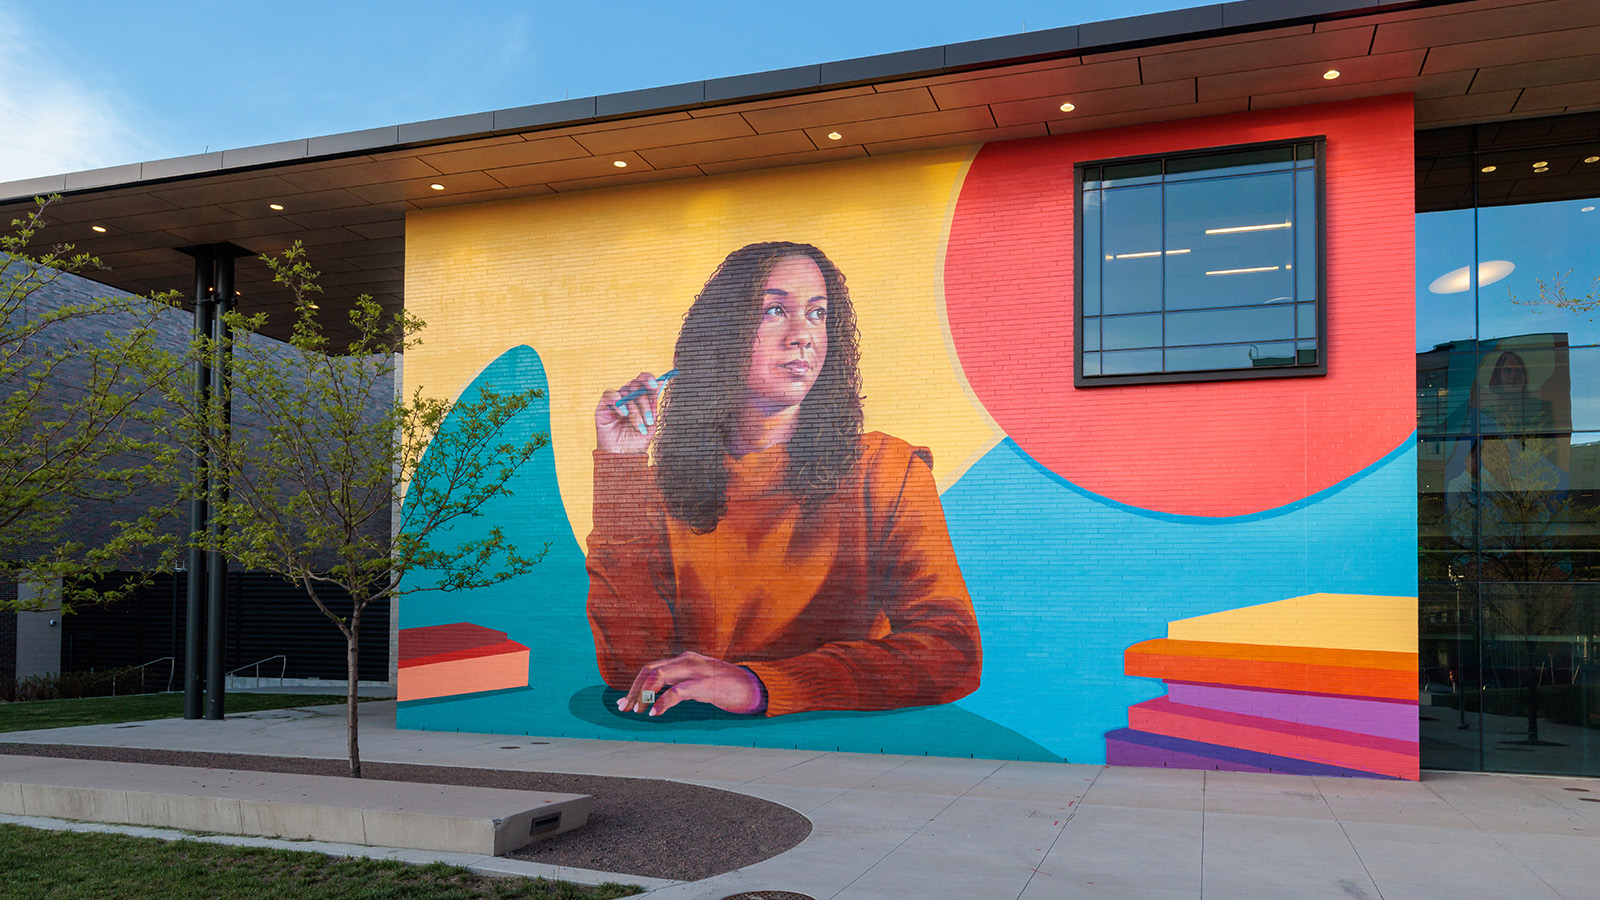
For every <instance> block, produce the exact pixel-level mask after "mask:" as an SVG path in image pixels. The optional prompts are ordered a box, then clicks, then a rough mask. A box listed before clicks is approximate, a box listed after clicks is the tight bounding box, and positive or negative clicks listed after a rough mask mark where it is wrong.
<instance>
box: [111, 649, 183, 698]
mask: <svg viewBox="0 0 1600 900" xmlns="http://www.w3.org/2000/svg"><path fill="white" fill-rule="evenodd" d="M159 662H164V663H169V665H168V666H167V693H169V694H170V693H172V682H173V681H175V680H176V679H177V677H178V660H177V657H173V656H162V657H159V658H157V659H152V660H150V661H149V662H147V663H140V664H139V665H137V666H129V667H128V668H130V669H134V670H142V669H147V668H149V667H151V666H153V665H155V664H156V663H159ZM139 687H140V688H143V687H144V675H143V674H140V676H139ZM140 693H144V691H143V690H141V691H140ZM111 696H113V697H115V696H117V676H116V675H112V676H111Z"/></svg>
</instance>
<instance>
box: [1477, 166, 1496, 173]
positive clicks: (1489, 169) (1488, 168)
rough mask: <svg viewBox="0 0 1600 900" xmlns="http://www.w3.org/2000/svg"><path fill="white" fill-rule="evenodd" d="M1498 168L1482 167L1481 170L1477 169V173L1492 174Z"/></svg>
mask: <svg viewBox="0 0 1600 900" xmlns="http://www.w3.org/2000/svg"><path fill="white" fill-rule="evenodd" d="M1498 168H1500V167H1499V166H1484V167H1483V168H1481V169H1479V170H1478V171H1480V172H1493V171H1494V170H1495V169H1498Z"/></svg>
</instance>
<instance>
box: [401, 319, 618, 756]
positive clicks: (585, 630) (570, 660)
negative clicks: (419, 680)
mask: <svg viewBox="0 0 1600 900" xmlns="http://www.w3.org/2000/svg"><path fill="white" fill-rule="evenodd" d="M483 388H487V389H489V390H493V391H500V392H512V391H521V390H526V389H528V388H538V389H540V390H544V391H546V392H548V390H549V384H548V381H547V380H546V377H545V371H544V365H543V363H542V362H541V361H540V359H539V354H537V353H535V352H534V350H533V348H531V347H525V346H524V347H514V348H512V349H510V350H507V351H506V352H505V353H504V354H502V355H501V356H500V357H499V358H498V359H496V360H495V361H494V362H492V363H490V364H489V365H488V366H487V367H485V368H484V370H483V371H482V372H480V373H479V374H478V376H477V378H475V379H473V381H472V383H471V384H470V385H468V386H467V388H466V390H464V391H463V392H462V396H463V397H472V396H475V395H476V394H477V392H478V391H479V390H480V389H483ZM455 427H458V425H457V422H456V421H455V420H454V419H453V418H448V419H446V420H445V423H444V425H443V426H442V428H441V431H448V430H449V429H451V428H455ZM549 431H550V402H549V397H548V393H547V395H546V397H545V399H543V400H540V401H538V402H537V403H536V404H535V405H534V406H533V407H532V408H530V409H528V410H526V411H525V412H523V413H522V415H520V416H518V417H517V418H516V419H515V420H514V421H513V422H511V423H510V426H509V428H508V429H507V434H506V435H504V437H505V440H506V442H512V443H514V442H518V441H523V440H527V439H528V438H529V437H531V436H533V435H535V434H548V433H549ZM506 487H507V488H508V489H509V491H510V493H509V495H508V496H501V497H496V498H494V499H492V500H490V501H489V502H488V503H486V504H484V506H483V509H482V515H480V516H479V517H477V518H474V519H467V520H463V521H461V522H459V523H458V524H457V525H456V527H455V528H454V529H453V530H452V531H451V532H450V533H447V534H444V535H441V536H440V537H439V538H438V540H439V541H440V542H441V543H443V542H447V541H450V540H457V541H459V540H467V539H472V538H476V537H481V536H482V535H484V534H485V533H486V532H487V531H488V530H489V529H490V528H493V527H495V526H499V527H500V529H501V530H502V531H503V532H504V533H505V535H506V538H507V539H508V540H510V541H511V542H512V543H514V544H515V545H516V546H517V547H519V548H521V549H522V550H523V551H524V552H526V551H529V550H537V549H539V548H541V547H544V546H545V545H546V544H548V545H549V549H548V551H547V552H546V553H545V557H544V560H543V561H542V562H540V563H539V564H538V565H537V566H535V567H534V568H533V571H531V572H529V573H528V574H526V575H520V576H518V577H516V578H512V579H510V580H509V581H505V582H502V583H500V584H497V585H494V586H492V587H486V588H479V589H477V590H474V591H469V592H449V591H425V592H422V593H417V594H410V595H407V596H406V597H404V598H403V599H402V600H401V602H400V627H401V628H418V627H422V626H426V625H445V624H449V623H452V622H471V623H473V624H475V625H482V626H483V627H485V628H492V629H495V630H498V631H504V632H505V633H506V635H507V637H509V638H510V639H511V640H513V641H516V642H517V643H520V644H522V645H524V646H526V647H528V648H529V654H528V656H529V660H528V683H529V684H534V685H541V686H543V687H544V688H546V689H549V690H551V691H553V692H554V695H557V696H560V697H562V698H565V697H566V696H568V695H569V694H571V693H572V692H573V691H576V690H578V689H579V688H581V687H583V686H585V685H589V684H593V683H595V682H596V681H598V680H599V679H600V673H599V669H598V667H597V666H596V665H595V657H594V642H593V639H592V638H591V637H590V635H589V621H588V618H587V616H586V614H585V612H584V602H585V599H586V598H587V596H588V593H589V576H588V573H587V572H586V571H585V570H584V565H583V552H582V551H581V550H580V549H579V547H578V541H577V539H576V538H575V537H574V536H573V534H572V527H571V525H569V524H568V519H567V513H566V508H565V506H564V505H563V504H562V502H561V491H560V487H559V484H558V482H557V480H556V468H555V455H554V453H553V452H552V448H550V447H546V448H544V449H542V450H540V451H539V452H538V453H536V454H534V456H533V459H532V460H530V461H529V462H528V464H527V465H525V466H523V467H522V468H521V469H519V470H518V471H517V473H516V475H515V476H514V477H513V478H512V479H511V481H510V482H508V483H507V485H506ZM411 577H413V578H416V579H417V580H418V582H419V583H429V582H430V581H431V582H432V583H437V577H438V576H437V574H436V573H430V572H426V571H419V572H415V573H413V574H412V576H411ZM402 677H403V676H402ZM504 693H505V692H497V693H496V694H494V695H492V696H496V697H500V696H504ZM442 699H448V698H442ZM527 700H528V698H527V697H519V698H518V699H517V702H516V706H515V707H511V706H510V705H509V703H510V701H501V702H502V703H506V704H507V708H506V709H504V710H502V711H501V712H499V713H497V714H495V715H494V716H493V717H491V718H490V719H488V720H484V721H480V722H478V723H476V724H475V726H474V729H473V730H477V731H497V730H501V727H502V726H503V727H504V729H505V730H512V728H513V726H514V728H515V730H516V731H518V732H519V733H520V732H521V731H522V730H523V728H524V727H525V726H524V725H523V724H522V720H523V719H524V718H525V717H529V716H533V715H535V713H536V711H535V710H532V709H529V708H527V707H526V703H527ZM445 705H446V706H447V704H445ZM441 708H442V706H441V705H440V704H439V703H437V702H435V703H429V704H424V705H416V704H411V703H405V704H401V708H400V718H399V724H400V727H402V728H413V727H435V726H434V724H433V723H434V721H435V719H436V717H437V716H438V715H440V712H439V710H440V709H441ZM563 714H564V713H563Z"/></svg>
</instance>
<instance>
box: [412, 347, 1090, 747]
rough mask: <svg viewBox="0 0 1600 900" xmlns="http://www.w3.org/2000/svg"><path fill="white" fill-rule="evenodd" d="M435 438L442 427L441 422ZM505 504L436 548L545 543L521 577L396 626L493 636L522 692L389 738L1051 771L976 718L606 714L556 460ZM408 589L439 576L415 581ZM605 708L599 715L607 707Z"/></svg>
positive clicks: (433, 711)
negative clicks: (518, 738)
mask: <svg viewBox="0 0 1600 900" xmlns="http://www.w3.org/2000/svg"><path fill="white" fill-rule="evenodd" d="M480 388H489V389H491V390H498V391H517V390H524V389H527V388H540V389H543V390H546V391H548V389H549V388H548V382H547V380H546V377H545V371H544V366H543V364H542V363H541V362H540V360H539V355H538V354H537V353H536V352H534V350H533V349H532V348H531V347H526V346H524V347H517V348H514V349H512V350H509V351H507V352H506V353H505V354H504V355H502V356H501V357H500V358H498V359H496V360H495V361H494V362H492V363H490V364H489V366H487V367H486V368H485V369H484V370H483V372H481V373H480V374H479V375H478V377H477V378H475V379H473V382H472V384H471V385H469V386H468V387H467V390H466V391H465V392H463V396H470V395H472V394H475V393H476V392H477V391H478V390H479V389H480ZM443 427H444V428H445V429H449V428H451V427H453V423H452V422H451V421H450V420H446V422H445V424H444V426H443ZM549 430H550V406H549V402H548V400H544V401H540V402H539V403H538V404H536V405H535V406H534V407H533V408H531V409H529V410H528V411H526V412H525V413H523V414H522V415H521V416H519V417H518V418H517V420H516V421H515V422H513V423H512V425H511V428H510V429H509V432H510V433H509V434H508V435H507V437H508V439H510V440H512V441H519V440H524V439H526V438H527V437H529V436H531V435H533V434H537V433H548V432H549ZM507 487H508V488H509V489H510V491H511V495H510V496H509V497H501V498H496V499H495V500H493V501H491V502H489V503H488V504H485V506H484V508H483V515H482V516H481V517H479V518H476V519H472V520H469V521H467V522H464V523H461V524H460V525H458V526H457V527H456V529H455V530H454V531H453V532H452V533H451V534H450V535H446V536H443V537H442V538H441V540H449V539H450V538H452V537H454V538H455V539H457V540H460V539H469V538H472V537H476V536H481V535H482V534H484V533H485V532H486V531H487V530H488V529H489V528H491V527H494V526H495V525H499V526H500V527H501V529H502V530H503V531H504V532H505V534H506V536H507V537H508V538H509V539H510V540H511V541H512V542H514V543H516V544H517V545H518V546H519V547H522V548H532V547H539V546H543V545H544V544H545V543H546V542H548V543H549V544H550V550H549V553H548V554H547V555H546V556H545V559H544V561H543V562H541V563H540V564H539V565H538V566H537V567H536V568H535V569H534V570H533V571H532V572H531V573H529V574H527V575H522V576H519V577H517V578H514V579H511V580H509V581H506V582H504V583H502V584H498V585H495V586H493V587H488V588H482V589H479V590H475V591H471V592H467V593H459V592H458V593H449V592H439V591H427V592H423V593H418V594H412V595H409V596H407V597H405V598H404V599H402V601H401V603H400V627H401V628H418V627H422V626H427V625H443V624H448V623H451V622H472V623H474V624H477V625H482V626H484V627H486V628H493V629H497V630H499V631H504V632H506V634H507V635H508V636H509V637H510V638H511V639H512V640H514V641H517V642H519V643H521V644H524V645H526V646H527V647H528V649H529V664H528V669H529V678H528V687H526V688H519V689H512V690H502V691H489V692H484V693H480V694H468V695H464V696H459V697H441V698H435V699H431V700H419V701H411V702H407V703H402V704H400V711H399V725H400V727H401V728H418V729H428V730H434V731H473V732H490V733H497V734H535V735H555V736H564V737H582V738H606V739H612V740H654V741H669V742H675V743H689V744H738V745H742V746H758V747H799V748H804V749H814V750H835V749H844V750H854V751H859V752H867V753H878V752H884V753H900V754H931V755H934V756H979V757H987V758H996V759H1029V760H1045V761H1055V760H1058V759H1059V757H1056V756H1054V755H1052V754H1051V753H1050V751H1048V750H1047V749H1045V748H1044V747H1042V746H1040V745H1039V744H1037V743H1035V742H1034V741H1031V740H1029V739H1027V738H1026V737H1024V736H1022V735H1021V734H1019V733H1017V731H1015V730H1013V729H1011V728H1006V727H1003V726H1000V725H997V724H995V723H994V722H991V721H989V720H987V719H985V718H984V717H983V716H981V715H979V714H976V713H973V712H971V711H969V710H965V709H961V708H959V707H955V706H930V707H918V708H915V709H905V710H893V711H888V712H871V713H868V712H816V713H800V714H797V715H790V716H779V717H776V718H771V719H768V718H761V717H751V716H734V715H729V714H725V713H722V712H721V711H720V710H717V709H715V708H713V707H708V706H704V705H702V704H699V703H686V704H683V705H682V706H680V707H679V708H678V709H674V710H672V711H670V712H669V713H668V714H667V715H664V716H660V717H656V718H648V717H645V716H640V715H629V716H624V715H622V714H620V713H618V712H616V707H615V705H614V702H615V697H616V696H617V695H616V693H615V692H610V693H609V694H608V690H609V689H607V688H606V687H605V686H604V685H603V684H602V683H601V680H600V672H599V668H598V666H597V665H596V663H595V653H594V638H593V635H592V634H591V632H590V630H589V621H588V617H587V615H586V614H585V611H584V610H585V603H586V601H587V597H588V593H589V576H588V573H587V571H586V570H585V569H584V558H583V553H582V552H581V550H580V549H579V545H578V541H577V539H576V538H575V537H574V536H573V534H572V528H571V525H570V524H569V520H568V519H567V515H566V510H565V508H564V506H563V504H562V501H561V492H560V487H559V483H558V481H557V479H556V471H555V459H554V454H553V453H551V452H549V450H548V449H547V450H544V451H540V452H539V453H538V454H537V455H536V456H535V457H534V459H533V460H532V462H531V463H529V464H528V465H527V466H524V467H523V468H522V469H521V470H519V471H518V472H517V474H516V476H515V477H514V478H513V479H512V480H511V482H509V483H508V484H507ZM412 577H413V578H416V579H418V582H419V583H437V576H436V575H433V574H430V573H427V572H417V573H414V574H413V576H412ZM608 703H609V704H611V705H609V706H608V705H607V704H608Z"/></svg>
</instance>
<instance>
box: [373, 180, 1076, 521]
mask: <svg viewBox="0 0 1600 900" xmlns="http://www.w3.org/2000/svg"><path fill="white" fill-rule="evenodd" d="M973 150H974V148H956V149H951V150H941V151H934V152H928V153H916V154H902V155H897V156H894V157H892V158H888V159H883V160H873V159H868V160H856V161H850V162H841V163H829V164H825V165H816V166H804V167H796V168H789V169H779V170H768V171H762V172H753V173H748V174H738V175H725V176H719V177H715V178H707V179H695V180H692V181H676V182H666V183H662V184H654V185H642V186H638V187H625V188H614V189H608V190H597V191H586V192H581V193H574V194H560V195H550V196H544V197H536V198H530V199H526V200H517V201H506V202H500V203H492V204H477V205H472V206H462V207H450V208H445V209H436V210H427V211H421V212H415V213H412V214H411V215H410V216H408V217H407V220H406V267H405V268H406V305H407V307H408V308H409V309H410V310H411V311H412V312H414V313H415V314H416V315H418V316H420V317H421V318H422V319H423V321H425V322H427V323H428V327H427V329H426V331H424V332H423V340H424V343H423V344H422V346H420V347H418V348H416V349H414V350H412V351H410V352H408V353H407V354H406V359H405V366H404V381H405V389H406V392H407V394H408V395H409V394H410V392H411V391H413V390H415V389H416V388H417V387H418V386H422V387H423V388H424V389H425V390H426V392H427V393H429V394H433V395H436V396H444V397H454V396H456V395H458V394H459V393H460V392H461V391H462V390H464V389H465V388H466V386H467V385H468V384H469V383H470V382H471V380H472V379H473V378H474V377H475V376H476V375H477V374H478V373H479V372H480V371H482V370H483V368H484V367H485V366H487V365H488V364H489V363H491V362H493V361H494V360H495V359H496V358H497V357H499V356H500V355H501V354H502V353H504V352H505V351H506V350H508V349H510V348H512V347H515V346H518V345H520V344H527V345H529V346H531V347H532V348H533V349H534V350H536V351H537V352H538V353H539V356H540V358H541V359H542V360H543V362H544V367H545V371H546V373H547V375H548V377H549V383H550V437H551V442H552V446H553V452H554V454H555V462H556V471H557V475H558V478H559V480H560V486H561V495H562V501H563V503H564V504H565V506H566V509H567V515H568V516H569V518H570V519H571V522H572V529H573V534H574V535H576V536H577V538H578V540H579V543H580V544H582V542H583V541H584V539H585V538H586V537H587V535H588V533H589V529H590V521H591V518H590V511H591V506H592V502H593V493H592V492H593V465H592V457H591V453H592V451H593V450H594V446H595V435H594V408H595V405H596V404H597V403H598V402H599V399H600V395H601V393H603V392H604V391H605V390H607V389H608V388H613V387H618V386H620V385H622V384H624V383H625V382H627V381H628V380H629V379H631V378H633V377H634V376H635V375H637V374H639V373H640V372H641V371H649V372H653V373H655V374H658V375H659V374H661V373H662V372H665V371H666V370H667V369H669V368H671V367H672V348H673V344H674V343H675V342H676V340H677V336H678V328H679V325H680V323H681V321H682V317H683V313H684V311H685V310H687V309H688V308H689V304H690V303H691V302H692V301H693V299H694V295H695V294H696V293H698V292H699V290H700V288H701V287H702V286H703V285H704V284H705V280H706V279H707V278H708V277H710V275H711V273H712V271H713V270H714V269H715V268H716V266H717V264H718V263H719V262H721V261H722V259H723V257H725V256H726V255H727V254H728V253H729V252H731V251H733V250H735V249H737V248H739V247H741V246H744V245H745V244H748V243H751V242H755V241H772V240H789V241H801V242H806V243H811V244H815V245H816V246H818V247H819V248H821V249H822V251H823V252H824V253H826V254H828V256H829V258H830V259H832V260H833V261H834V263H835V264H837V265H838V266H839V268H840V270H841V271H843V272H844V275H845V278H846V281H847V283H848V284H849V286H850V296H851V298H852V300H853V301H854V302H855V307H856V319H857V324H858V326H859V327H860V329H861V369H862V381H863V386H864V392H865V395H866V405H865V413H866V428H867V430H868V431H884V432H887V433H889V434H893V435H895V436H897V437H900V438H903V439H905V440H907V441H910V442H911V443H913V444H920V445H924V446H927V447H929V448H931V449H932V450H933V456H934V476H935V477H936V478H937V479H938V481H939V484H940V486H941V488H943V487H946V486H948V485H949V484H951V483H953V482H954V480H955V479H956V478H958V477H959V476H960V475H961V473H962V472H964V471H965V470H966V468H967V467H968V466H969V465H970V464H971V463H972V462H973V461H974V460H975V459H976V458H977V457H978V456H980V455H982V454H983V453H984V452H986V451H987V450H988V449H989V448H990V447H992V446H993V445H994V444H995V442H996V441H997V440H999V438H1000V437H1001V434H1000V432H999V429H998V428H997V427H996V426H995V425H994V423H993V421H992V420H991V419H990V418H989V417H988V415H987V414H986V413H985V412H984V410H983V408H982V407H981V406H980V405H979V404H978V402H977V400H976V399H975V398H974V397H973V395H972V393H971V390H970V389H969V388H968V387H967V385H966V382H965V380H964V378H963V377H962V375H961V371H960V367H959V365H958V364H957V361H956V358H955V353H954V350H953V349H952V347H953V345H952V343H951V341H950V336H949V333H948V329H947V326H946V319H945V316H944V300H943V275H942V260H943V253H944V245H945V239H946V236H947V231H948V227H949V221H950V213H951V210H952V209H953V207H954V203H955V198H956V194H957V191H958V189H959V186H960V182H961V179H962V177H963V176H964V175H965V173H966V169H967V165H968V163H969V162H970V160H971V156H972V153H973ZM1063 189H1065V188H1063Z"/></svg>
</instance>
